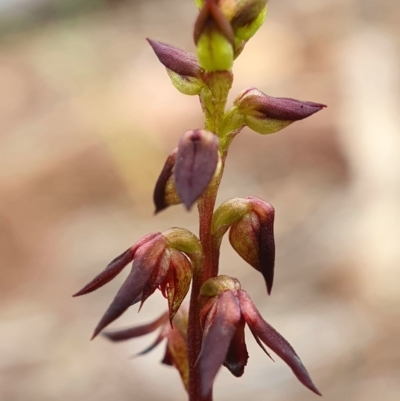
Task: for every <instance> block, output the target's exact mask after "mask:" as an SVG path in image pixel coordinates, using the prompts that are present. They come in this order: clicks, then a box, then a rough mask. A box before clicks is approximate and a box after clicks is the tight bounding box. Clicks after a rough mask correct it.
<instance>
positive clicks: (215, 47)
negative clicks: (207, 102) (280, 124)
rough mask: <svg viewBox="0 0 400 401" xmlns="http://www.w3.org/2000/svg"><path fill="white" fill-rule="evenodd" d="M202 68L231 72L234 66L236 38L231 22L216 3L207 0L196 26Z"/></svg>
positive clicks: (195, 40)
mask: <svg viewBox="0 0 400 401" xmlns="http://www.w3.org/2000/svg"><path fill="white" fill-rule="evenodd" d="M194 42H195V44H196V47H197V58H198V60H199V64H200V66H201V67H202V68H203V69H204V70H205V71H207V72H212V71H229V70H230V69H231V68H232V65H233V59H234V47H235V36H234V33H233V30H232V27H231V25H230V23H229V20H228V19H227V18H226V16H225V15H224V14H223V12H222V11H221V9H220V8H219V7H218V5H217V4H216V2H215V1H212V0H206V1H205V2H204V4H203V6H202V8H201V10H200V12H199V15H198V17H197V19H196V22H195V26H194Z"/></svg>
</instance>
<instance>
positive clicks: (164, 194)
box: [153, 148, 182, 213]
mask: <svg viewBox="0 0 400 401" xmlns="http://www.w3.org/2000/svg"><path fill="white" fill-rule="evenodd" d="M177 151H178V148H176V149H175V150H174V151H173V152H172V153H171V154H170V155H169V156H168V158H167V161H166V162H165V164H164V167H163V169H162V171H161V173H160V175H159V177H158V180H157V183H156V186H155V188H154V194H153V201H154V205H155V207H156V211H155V213H158V212H161V210H164V209H166V208H167V207H168V206H171V205H178V204H179V203H182V201H181V200H180V198H179V196H178V193H177V192H176V187H175V181H174V166H175V161H176V153H177Z"/></svg>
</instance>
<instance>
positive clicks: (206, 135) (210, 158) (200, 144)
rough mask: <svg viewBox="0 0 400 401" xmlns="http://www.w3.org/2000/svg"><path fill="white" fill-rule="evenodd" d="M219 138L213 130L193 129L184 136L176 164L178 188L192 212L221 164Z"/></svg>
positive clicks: (176, 183) (180, 195) (183, 200)
mask: <svg viewBox="0 0 400 401" xmlns="http://www.w3.org/2000/svg"><path fill="white" fill-rule="evenodd" d="M218 143H219V141H218V137H217V136H216V135H215V134H213V133H212V132H210V131H206V130H200V129H197V130H191V131H187V132H186V133H185V134H183V136H182V137H181V139H180V141H179V145H178V153H177V157H176V163H175V185H176V189H177V192H178V195H179V197H180V198H181V199H182V202H183V203H184V204H185V206H186V208H187V209H190V208H191V206H192V205H193V203H194V202H195V201H196V200H197V199H198V198H199V197H200V196H201V195H202V194H203V192H204V191H205V190H206V189H207V187H208V184H209V183H210V182H211V180H212V178H213V176H214V173H215V170H216V168H217V165H218V158H219V156H218Z"/></svg>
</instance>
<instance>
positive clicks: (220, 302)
mask: <svg viewBox="0 0 400 401" xmlns="http://www.w3.org/2000/svg"><path fill="white" fill-rule="evenodd" d="M200 299H202V301H203V306H202V309H201V312H200V316H201V323H202V327H203V341H202V346H201V351H200V354H199V357H198V365H199V368H200V373H201V382H202V389H203V396H207V395H208V394H209V393H210V391H211V388H212V385H213V382H214V379H215V376H216V374H217V373H218V370H219V369H220V367H221V366H222V365H225V366H226V367H227V368H228V369H229V370H230V371H231V372H232V373H233V374H234V375H235V376H241V375H242V374H243V372H244V368H245V366H246V364H247V359H248V354H247V349H246V344H245V341H244V327H245V324H247V326H248V327H249V329H250V331H251V333H252V334H253V336H254V338H255V340H256V341H257V343H258V344H259V345H260V347H261V348H262V349H263V350H264V351H265V352H266V353H267V355H268V356H269V354H268V352H267V351H266V350H265V348H264V346H263V343H264V344H265V345H266V346H267V347H268V348H270V349H271V350H272V351H273V352H275V353H276V354H277V355H278V356H279V357H280V358H281V359H282V360H283V361H284V362H286V363H287V365H288V366H289V367H290V368H291V369H292V371H293V373H294V374H295V376H296V377H297V378H298V379H299V381H300V382H301V383H302V384H303V385H304V386H306V387H307V388H309V389H310V390H311V391H313V392H314V393H316V394H318V395H321V394H320V392H319V391H318V389H317V388H316V387H315V385H314V384H313V382H312V380H311V378H310V376H309V374H308V372H307V370H306V368H305V367H304V365H303V363H302V362H301V360H300V358H299V357H298V356H297V354H296V352H295V351H294V349H293V348H292V347H291V345H290V344H289V343H288V342H287V341H286V340H285V339H284V338H283V337H282V336H281V335H280V334H279V333H278V332H277V331H276V330H275V329H274V328H273V327H272V326H270V325H269V324H268V323H267V322H266V321H265V320H264V319H263V318H262V316H261V315H260V313H259V312H258V310H257V308H256V307H255V305H254V303H253V301H252V300H251V298H250V297H249V295H248V294H247V292H245V291H243V290H242V289H241V287H240V283H239V281H238V280H237V279H234V278H231V277H228V276H218V277H214V278H211V279H209V280H208V281H206V282H205V283H204V284H203V286H202V288H201V291H200Z"/></svg>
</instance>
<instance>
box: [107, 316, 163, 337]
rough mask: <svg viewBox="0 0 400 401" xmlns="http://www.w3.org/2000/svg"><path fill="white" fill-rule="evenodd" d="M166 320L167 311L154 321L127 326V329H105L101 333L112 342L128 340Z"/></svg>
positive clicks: (149, 331)
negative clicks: (105, 330)
mask: <svg viewBox="0 0 400 401" xmlns="http://www.w3.org/2000/svg"><path fill="white" fill-rule="evenodd" d="M167 321H168V313H167V312H165V313H163V314H162V315H161V316H160V317H159V318H158V319H156V320H154V322H151V323H146V324H142V325H140V326H135V327H129V328H127V329H121V330H114V331H107V332H105V333H103V336H104V337H106V338H108V339H109V340H111V341H114V342H117V341H125V340H130V339H131V338H136V337H141V336H144V335H146V334H149V333H151V332H152V331H154V330H156V329H157V328H158V327H160V326H161V325H163V324H164V323H166V322H167Z"/></svg>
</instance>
